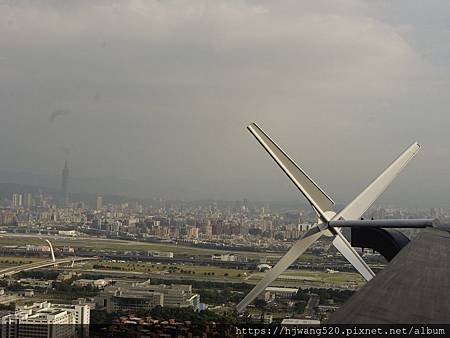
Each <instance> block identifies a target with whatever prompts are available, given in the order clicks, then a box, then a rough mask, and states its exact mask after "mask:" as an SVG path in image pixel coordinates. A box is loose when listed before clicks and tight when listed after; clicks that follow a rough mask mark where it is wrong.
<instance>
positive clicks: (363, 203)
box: [333, 142, 420, 220]
mask: <svg viewBox="0 0 450 338" xmlns="http://www.w3.org/2000/svg"><path fill="white" fill-rule="evenodd" d="M419 149H420V145H419V144H418V143H417V142H414V143H413V144H412V145H411V146H409V147H408V149H406V150H405V151H404V152H403V153H402V154H401V155H400V156H399V157H398V158H397V159H396V160H395V161H394V162H392V163H391V164H390V165H389V166H388V167H387V168H386V169H385V170H384V171H383V172H382V173H381V175H379V176H378V177H377V178H376V179H375V180H374V181H373V182H372V183H370V184H369V186H368V187H367V188H366V189H364V190H363V191H362V192H361V193H360V194H359V195H358V196H357V197H356V198H355V199H354V200H353V201H351V202H350V203H349V204H348V205H347V206H346V207H345V208H344V209H342V210H341V211H340V212H338V213H337V215H336V216H335V217H334V218H333V219H334V220H339V219H341V218H342V219H346V220H351V219H358V218H360V217H361V216H362V215H363V214H364V212H366V210H367V209H369V208H370V206H371V205H372V203H373V202H375V200H376V199H377V198H378V197H379V196H380V195H381V194H382V193H383V192H384V191H385V190H386V188H387V187H388V186H389V184H391V182H392V181H393V180H394V178H395V177H397V175H398V174H399V173H400V172H401V171H402V170H403V168H404V167H405V166H406V165H407V164H408V162H409V161H410V160H411V159H412V158H413V157H414V155H416V154H417V152H418V151H419Z"/></svg>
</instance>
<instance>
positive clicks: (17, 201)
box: [11, 193, 22, 208]
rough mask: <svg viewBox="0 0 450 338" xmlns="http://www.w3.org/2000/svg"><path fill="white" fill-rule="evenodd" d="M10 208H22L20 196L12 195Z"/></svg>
mask: <svg viewBox="0 0 450 338" xmlns="http://www.w3.org/2000/svg"><path fill="white" fill-rule="evenodd" d="M11 206H12V207H13V208H20V207H21V206H22V194H16V193H14V194H13V195H12V203H11Z"/></svg>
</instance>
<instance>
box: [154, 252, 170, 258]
mask: <svg viewBox="0 0 450 338" xmlns="http://www.w3.org/2000/svg"><path fill="white" fill-rule="evenodd" d="M148 255H149V256H152V257H158V258H173V252H171V251H148Z"/></svg>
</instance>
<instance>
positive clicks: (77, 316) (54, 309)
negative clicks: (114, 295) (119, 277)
mask: <svg viewBox="0 0 450 338" xmlns="http://www.w3.org/2000/svg"><path fill="white" fill-rule="evenodd" d="M89 322H90V308H89V306H87V305H68V304H51V303H49V302H41V303H34V304H33V305H25V306H22V307H19V308H18V309H17V310H16V311H15V313H13V314H9V315H6V316H3V317H2V318H1V319H0V323H1V324H2V333H1V337H2V338H16V337H29V338H34V337H55V338H66V337H74V336H75V332H76V330H77V329H78V330H83V332H84V333H86V330H87V329H88V327H89ZM80 332H81V331H80Z"/></svg>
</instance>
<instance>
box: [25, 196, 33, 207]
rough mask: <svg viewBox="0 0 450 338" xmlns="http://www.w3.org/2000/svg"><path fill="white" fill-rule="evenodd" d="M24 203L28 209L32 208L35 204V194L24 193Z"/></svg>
mask: <svg viewBox="0 0 450 338" xmlns="http://www.w3.org/2000/svg"><path fill="white" fill-rule="evenodd" d="M23 205H24V207H25V208H26V209H31V207H32V206H33V196H32V195H31V194H30V193H27V194H25V195H24V201H23Z"/></svg>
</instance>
